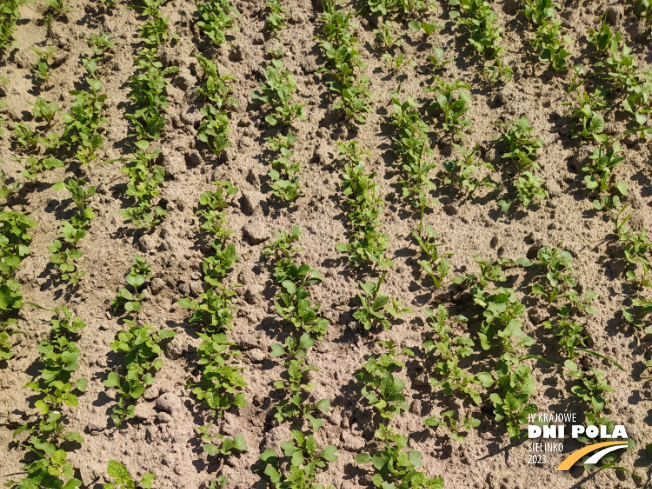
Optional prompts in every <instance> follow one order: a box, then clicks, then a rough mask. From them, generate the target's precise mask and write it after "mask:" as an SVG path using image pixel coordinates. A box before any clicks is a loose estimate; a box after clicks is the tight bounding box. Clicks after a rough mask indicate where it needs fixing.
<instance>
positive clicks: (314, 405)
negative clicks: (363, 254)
mask: <svg viewBox="0 0 652 489" xmlns="http://www.w3.org/2000/svg"><path fill="white" fill-rule="evenodd" d="M301 234H302V232H301V230H300V229H299V228H298V227H297V226H292V229H291V231H289V232H288V231H276V239H275V241H274V242H273V243H271V244H268V245H266V246H265V248H264V249H263V253H262V257H263V258H265V259H266V260H273V263H274V271H273V277H274V282H275V283H276V287H277V293H276V298H275V300H274V307H275V309H276V312H277V314H278V316H279V317H280V318H281V320H282V322H283V323H284V324H288V325H290V327H291V328H292V331H291V332H290V334H288V336H286V337H285V339H284V341H283V344H280V343H277V344H274V345H272V347H271V354H272V356H273V357H275V358H283V359H284V364H283V365H284V367H285V368H286V371H285V372H284V374H283V377H284V378H283V379H282V380H279V381H277V382H274V387H275V388H276V389H277V390H278V391H279V392H280V393H281V398H280V399H281V400H280V401H279V403H278V405H277V406H276V413H275V414H274V418H275V419H276V421H277V422H278V423H279V424H281V423H284V422H292V423H293V424H294V426H296V425H297V423H299V428H300V429H292V430H290V434H291V437H292V439H291V440H288V441H284V442H282V443H281V444H280V448H281V449H282V451H283V455H281V454H280V453H277V452H276V450H274V449H272V448H268V449H266V450H265V451H264V452H263V453H262V454H261V455H260V463H259V464H258V466H257V467H256V470H258V471H260V472H262V474H263V475H264V476H265V477H266V478H267V480H268V481H269V483H270V484H272V485H273V486H274V487H288V488H297V489H298V488H299V487H315V488H322V489H323V488H328V489H332V488H333V486H332V485H328V486H325V485H323V484H316V485H315V478H316V476H317V473H318V469H321V470H325V469H326V468H327V464H328V462H334V461H335V460H337V455H336V451H337V448H336V447H335V446H333V445H328V446H325V447H323V448H320V447H319V444H318V443H317V441H316V439H315V436H316V435H317V432H318V431H319V429H321V427H322V426H323V425H324V421H323V419H321V418H320V417H319V415H320V413H326V412H328V411H329V410H330V401H329V400H328V399H320V400H318V399H317V398H316V397H315V396H314V395H313V394H312V393H311V391H312V390H313V389H314V388H315V387H316V385H315V384H314V383H313V382H312V381H311V380H310V375H311V372H316V371H318V370H319V369H318V368H317V366H315V365H311V364H310V363H308V359H307V358H308V355H309V353H310V350H311V349H312V347H314V345H315V343H316V342H317V341H320V340H323V338H324V335H325V334H326V330H327V328H328V326H329V321H328V320H327V319H326V318H324V317H322V316H320V315H319V310H320V306H321V304H320V303H319V302H317V303H313V302H312V301H311V300H310V288H312V287H313V286H314V285H317V284H319V283H321V282H322V281H323V277H322V275H321V274H320V273H319V271H317V270H316V269H313V268H310V266H309V265H307V264H305V263H297V261H298V260H297V258H298V256H299V253H300V252H301V251H302V249H301V248H297V247H295V245H294V243H295V242H296V241H297V240H298V239H299V237H300V236H301ZM306 422H308V424H309V429H308V430H303V429H302V428H303V425H304V424H305V423H306Z"/></svg>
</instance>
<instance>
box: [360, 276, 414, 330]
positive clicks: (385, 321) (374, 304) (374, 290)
mask: <svg viewBox="0 0 652 489" xmlns="http://www.w3.org/2000/svg"><path fill="white" fill-rule="evenodd" d="M387 273H388V272H384V273H383V274H382V276H381V277H380V279H379V280H378V282H371V281H369V282H360V283H359V286H360V289H362V292H363V294H358V299H360V309H358V310H357V311H356V312H354V313H353V318H354V319H356V320H358V322H359V323H360V324H361V325H362V327H364V329H365V330H367V331H369V330H370V329H372V328H374V329H377V327H378V326H382V327H383V329H384V330H385V331H388V330H389V329H390V328H391V327H392V319H397V318H400V317H401V316H403V314H405V313H411V312H414V311H412V309H410V308H409V307H403V305H402V304H401V303H400V302H399V301H398V300H396V299H395V298H393V297H389V296H386V295H382V294H381V293H380V286H381V284H382V283H383V282H384V280H385V277H387ZM390 317H391V318H392V319H390Z"/></svg>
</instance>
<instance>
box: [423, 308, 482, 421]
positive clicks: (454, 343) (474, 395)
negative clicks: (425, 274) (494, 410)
mask: <svg viewBox="0 0 652 489" xmlns="http://www.w3.org/2000/svg"><path fill="white" fill-rule="evenodd" d="M423 312H424V313H425V315H426V316H427V317H428V324H429V325H430V326H431V327H432V328H433V330H434V332H435V333H436V335H437V337H436V338H433V339H432V340H426V341H425V342H424V343H423V349H424V351H425V353H426V355H427V356H428V357H431V356H432V357H434V358H435V361H436V362H437V363H435V364H434V365H433V373H434V374H435V376H433V377H430V384H431V385H432V386H433V387H441V388H442V391H443V393H444V395H446V396H450V395H451V394H456V395H457V394H459V393H463V394H465V395H467V396H468V397H470V398H471V399H472V400H473V402H474V403H475V404H476V405H478V406H480V405H482V399H481V397H480V393H479V392H478V389H477V387H476V386H479V385H481V386H483V387H485V388H489V387H491V386H492V385H493V383H494V379H493V377H492V376H491V374H489V373H487V372H479V373H477V374H471V373H468V372H466V371H465V370H463V369H462V368H461V367H460V362H461V361H462V359H464V358H468V357H470V356H471V355H472V354H473V348H474V347H475V343H474V342H473V340H472V339H471V338H467V337H465V336H451V335H450V334H449V333H450V331H451V327H450V326H448V324H447V322H448V316H449V314H448V310H447V309H446V308H445V307H444V306H442V305H441V304H440V305H439V306H438V307H437V310H436V311H433V310H431V309H424V310H423ZM455 321H456V322H461V323H466V322H467V321H468V319H467V318H466V317H464V316H457V317H456V318H455ZM426 421H427V420H426ZM426 424H427V425H428V423H427V422H426ZM428 426H431V425H428Z"/></svg>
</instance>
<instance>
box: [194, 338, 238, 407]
mask: <svg viewBox="0 0 652 489" xmlns="http://www.w3.org/2000/svg"><path fill="white" fill-rule="evenodd" d="M199 337H200V338H201V340H202V342H201V344H200V345H199V348H198V350H197V352H198V354H199V358H200V359H199V364H200V366H201V376H200V379H199V381H198V382H194V381H192V380H188V382H187V383H186V388H187V389H192V393H193V394H194V395H195V397H196V398H197V400H199V401H201V402H202V403H203V405H204V406H205V407H206V408H207V409H209V410H210V411H211V412H212V413H213V415H214V416H217V417H218V418H221V417H223V416H224V414H225V413H226V412H228V411H230V410H231V409H233V408H234V407H245V406H246V405H247V402H246V401H245V397H244V393H242V392H238V391H240V390H242V387H246V385H247V383H246V382H245V381H244V378H243V377H242V374H241V373H240V372H241V371H242V370H243V367H238V366H236V365H230V364H229V363H227V362H229V361H230V360H231V359H236V358H237V359H239V358H240V353H239V352H238V351H237V350H235V349H234V347H235V344H234V343H232V342H230V341H228V340H227V338H226V335H225V334H224V333H218V334H206V333H199Z"/></svg>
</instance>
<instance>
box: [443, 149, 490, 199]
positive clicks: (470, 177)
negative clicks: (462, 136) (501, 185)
mask: <svg viewBox="0 0 652 489" xmlns="http://www.w3.org/2000/svg"><path fill="white" fill-rule="evenodd" d="M453 147H454V148H455V149H456V150H457V151H458V152H459V153H460V154H461V155H462V158H461V159H457V160H451V161H445V162H444V163H442V166H443V167H444V170H445V173H443V177H442V178H443V180H444V183H445V184H446V185H455V186H456V187H457V188H458V189H459V190H461V191H464V192H466V193H467V195H469V196H471V195H472V194H473V192H475V191H476V190H477V189H478V187H489V188H492V189H497V188H498V185H497V184H496V182H494V181H493V180H492V179H491V178H490V177H488V176H486V177H484V178H482V179H481V180H479V179H477V178H475V177H474V174H475V172H476V171H477V170H478V168H480V167H484V168H487V169H489V170H490V171H492V172H495V171H496V170H495V168H494V166H493V165H492V164H491V163H487V162H485V161H482V160H480V159H478V158H476V157H475V154H476V152H477V151H478V148H479V147H480V143H476V144H475V146H474V147H473V148H471V149H469V150H468V151H467V150H465V149H464V148H463V147H462V146H460V145H457V144H455V143H453Z"/></svg>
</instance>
